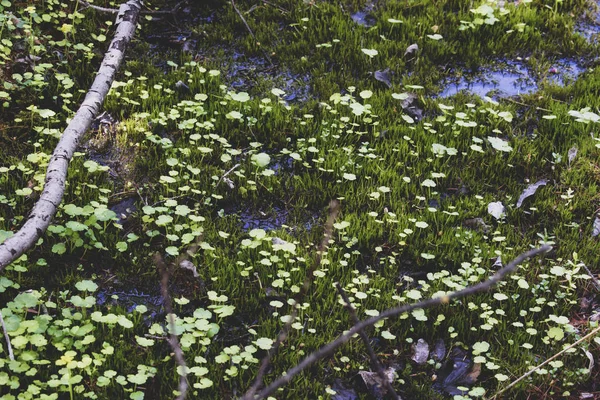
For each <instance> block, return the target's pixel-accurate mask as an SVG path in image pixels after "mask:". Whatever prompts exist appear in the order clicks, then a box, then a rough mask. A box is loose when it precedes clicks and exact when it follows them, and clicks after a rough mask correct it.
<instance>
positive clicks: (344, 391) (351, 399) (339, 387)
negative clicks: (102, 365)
mask: <svg viewBox="0 0 600 400" xmlns="http://www.w3.org/2000/svg"><path fill="white" fill-rule="evenodd" d="M331 388H332V389H333V390H334V391H335V394H334V395H332V396H331V400H357V399H358V395H357V394H356V391H355V390H354V389H348V388H347V387H346V386H345V385H344V384H343V383H342V381H340V380H339V379H336V380H335V382H334V383H333V385H332V386H331Z"/></svg>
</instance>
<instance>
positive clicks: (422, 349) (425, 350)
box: [411, 339, 429, 365]
mask: <svg viewBox="0 0 600 400" xmlns="http://www.w3.org/2000/svg"><path fill="white" fill-rule="evenodd" d="M412 351H413V355H412V357H411V359H412V360H413V361H414V362H416V363H417V364H419V365H421V364H425V363H426V362H427V359H428V358H429V344H428V343H427V342H426V341H425V340H423V339H419V340H417V343H414V344H413V345H412Z"/></svg>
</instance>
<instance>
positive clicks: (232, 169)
mask: <svg viewBox="0 0 600 400" xmlns="http://www.w3.org/2000/svg"><path fill="white" fill-rule="evenodd" d="M240 165H241V164H235V165H234V166H233V167H231V168H230V169H229V171H227V172H225V173H224V174H223V176H221V179H219V182H217V184H216V185H215V187H216V186H219V183H221V181H222V180H223V179H225V178H227V175H229V174H230V173H232V172H233V171H234V170H235V169H236V168H237V167H239V166H240Z"/></svg>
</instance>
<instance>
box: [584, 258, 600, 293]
mask: <svg viewBox="0 0 600 400" xmlns="http://www.w3.org/2000/svg"><path fill="white" fill-rule="evenodd" d="M583 268H585V270H586V271H587V273H588V274H589V275H590V278H592V282H593V283H594V287H595V288H596V290H600V281H599V280H598V278H596V277H595V276H594V274H593V273H592V271H590V269H589V268H588V267H587V265H585V264H583Z"/></svg>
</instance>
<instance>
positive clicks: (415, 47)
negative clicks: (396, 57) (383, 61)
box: [404, 43, 419, 57]
mask: <svg viewBox="0 0 600 400" xmlns="http://www.w3.org/2000/svg"><path fill="white" fill-rule="evenodd" d="M417 51H419V45H418V44H416V43H413V44H411V45H410V46H408V47H407V48H406V51H405V52H404V57H406V56H414V55H416V54H417Z"/></svg>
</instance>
